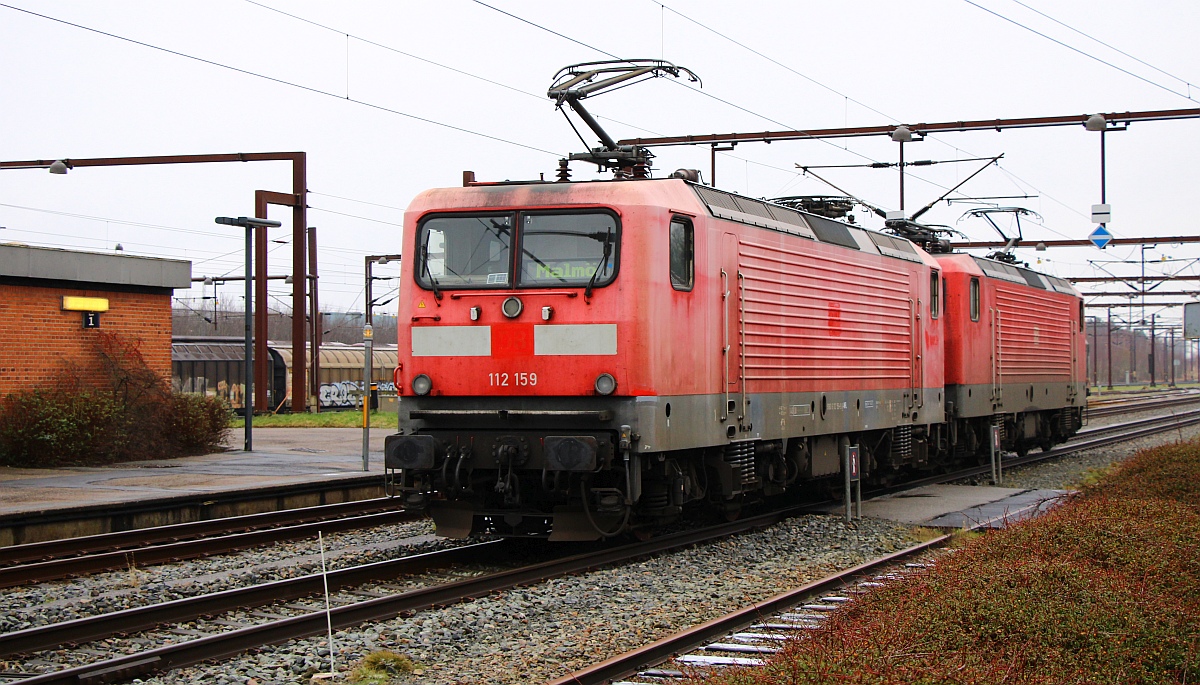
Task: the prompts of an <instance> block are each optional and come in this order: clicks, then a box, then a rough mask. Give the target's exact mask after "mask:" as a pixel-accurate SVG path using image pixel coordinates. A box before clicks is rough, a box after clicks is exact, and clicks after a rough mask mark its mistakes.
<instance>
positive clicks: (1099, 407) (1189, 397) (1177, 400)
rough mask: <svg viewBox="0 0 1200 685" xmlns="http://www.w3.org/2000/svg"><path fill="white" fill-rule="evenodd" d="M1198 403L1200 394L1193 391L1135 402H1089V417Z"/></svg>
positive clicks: (1123, 400)
mask: <svg viewBox="0 0 1200 685" xmlns="http://www.w3.org/2000/svg"><path fill="white" fill-rule="evenodd" d="M1196 403H1200V393H1196V392H1191V391H1185V392H1174V393H1164V394H1162V395H1155V396H1152V397H1144V398H1139V399H1137V400H1133V401H1130V400H1128V399H1124V398H1122V399H1120V400H1112V401H1107V402H1097V401H1095V400H1089V402H1088V411H1087V415H1088V417H1090V418H1100V417H1103V416H1117V415H1120V414H1128V413H1132V412H1141V411H1155V410H1159V409H1169V408H1171V407H1180V406H1186V405H1189V404H1196Z"/></svg>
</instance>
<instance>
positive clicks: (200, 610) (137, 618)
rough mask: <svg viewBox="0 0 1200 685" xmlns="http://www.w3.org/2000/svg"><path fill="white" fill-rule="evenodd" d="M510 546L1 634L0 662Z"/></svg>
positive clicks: (382, 564) (457, 551)
mask: <svg viewBox="0 0 1200 685" xmlns="http://www.w3.org/2000/svg"><path fill="white" fill-rule="evenodd" d="M506 542H507V541H506V540H494V541H491V542H483V543H478V544H474V545H465V546H463V547H455V548H452V549H445V550H439V551H436V552H427V553H425V554H417V555H413V556H410V557H403V558H400V559H389V560H387V561H378V562H375V563H371V564H363V565H361V566H354V567H350V568H344V569H338V570H335V571H329V572H328V573H327V574H325V576H324V577H322V576H321V574H319V573H314V574H311V575H307V576H301V577H299V578H288V579H285V580H277V581H273V582H270V583H263V584H261V585H252V586H249V587H242V588H235V589H232V590H225V591H222V592H213V593H210V594H206V595H198V596H196V597H186V598H184V599H177V600H173V601H170V602H163V603H161V604H151V605H147V606H142V607H136V608H133V609H125V610H122V611H115V612H113V613H109V614H100V615H97V616H88V617H85V618H79V619H75V620H71V621H64V622H62V623H54V624H51V625H44V626H38V627H36V628H27V629H25V630H17V631H13V632H11V633H4V634H0V657H5V656H10V655H13V654H22V653H29V652H37V651H41V650H45V649H55V648H57V647H60V646H62V645H66V644H81V643H84V642H91V641H94V640H100V639H104V638H107V637H112V636H113V635H117V634H119V633H133V632H137V631H141V630H148V629H151V628H154V627H155V626H159V625H163V624H167V623H180V622H184V621H192V620H195V619H197V618H199V617H201V616H212V615H215V614H220V613H224V612H227V611H233V610H236V609H247V608H251V607H258V606H263V605H266V604H273V603H275V602H281V601H286V600H290V599H296V598H299V597H304V596H308V595H319V594H321V593H322V592H323V591H324V589H325V582H326V581H327V582H328V587H329V590H331V591H333V590H339V589H341V588H344V587H349V586H354V585H362V584H365V583H370V582H377V581H387V580H395V579H396V578H397V577H398V576H399V575H400V574H405V573H419V572H421V571H427V570H430V569H434V568H444V567H447V566H450V565H452V564H460V563H467V562H471V561H478V559H479V558H480V557H479V555H481V554H482V553H486V552H492V553H493V555H494V554H496V553H497V552H499V553H503V551H504V543H506Z"/></svg>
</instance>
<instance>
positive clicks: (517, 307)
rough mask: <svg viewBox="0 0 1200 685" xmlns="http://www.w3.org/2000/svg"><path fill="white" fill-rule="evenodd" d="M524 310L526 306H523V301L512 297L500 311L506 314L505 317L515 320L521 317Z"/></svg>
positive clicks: (505, 301)
mask: <svg viewBox="0 0 1200 685" xmlns="http://www.w3.org/2000/svg"><path fill="white" fill-rule="evenodd" d="M524 308H525V305H524V304H522V303H521V300H520V299H519V298H516V297H510V298H508V299H506V300H504V303H503V304H501V305H500V311H501V312H504V315H505V316H507V317H508V318H510V319H515V318H517V317H518V316H520V314H521V310H522V309H524Z"/></svg>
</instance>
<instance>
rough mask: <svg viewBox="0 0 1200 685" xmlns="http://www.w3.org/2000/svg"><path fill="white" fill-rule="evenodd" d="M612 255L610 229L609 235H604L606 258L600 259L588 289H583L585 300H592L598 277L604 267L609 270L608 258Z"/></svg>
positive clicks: (589, 281)
mask: <svg viewBox="0 0 1200 685" xmlns="http://www.w3.org/2000/svg"><path fill="white" fill-rule="evenodd" d="M611 254H612V229H611V228H610V229H608V233H606V234H605V235H604V256H603V257H601V258H600V263H599V264H597V265H596V270H595V271H593V272H592V278H591V279H590V280H588V284H587V287H586V288H584V289H583V299H584V300H590V299H592V288H594V287H596V277H597V276H599V275H600V269H601V268H602V267H604V268H607V266H608V257H609V255H611Z"/></svg>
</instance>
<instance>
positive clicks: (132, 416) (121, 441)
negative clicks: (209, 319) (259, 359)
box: [0, 333, 231, 467]
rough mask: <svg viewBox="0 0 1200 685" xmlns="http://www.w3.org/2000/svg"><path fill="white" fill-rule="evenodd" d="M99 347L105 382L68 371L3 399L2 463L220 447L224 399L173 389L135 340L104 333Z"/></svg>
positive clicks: (150, 455)
mask: <svg viewBox="0 0 1200 685" xmlns="http://www.w3.org/2000/svg"><path fill="white" fill-rule="evenodd" d="M97 351H98V352H99V354H100V357H101V359H102V366H103V369H104V372H105V373H104V375H103V377H104V380H103V381H102V382H92V383H85V382H84V381H83V380H82V378H83V374H81V373H78V372H74V373H72V372H71V371H70V370H68V371H64V372H63V373H61V374H59V375H58V377H56V378H55V379H53V380H52V381H51V382H49V383H48V384H47V385H46V386H44V387H38V388H32V389H29V390H25V391H22V392H18V393H13V394H10V395H8V396H7V397H4V398H3V399H0V465H4V466H16V467H49V466H74V465H95V464H107V463H112V462H116V461H134V460H144V459H163V458H169V457H176V456H181V455H183V454H196V453H203V452H207V451H212V450H215V449H219V448H220V445H221V443H222V442H223V440H224V438H225V436H226V434H227V433H228V431H229V425H230V419H231V415H230V412H229V408H228V407H226V406H225V404H224V403H223V402H222V401H221V400H219V399H216V398H210V397H202V396H196V395H181V394H173V393H172V392H171V391H170V387H169V385H168V384H167V382H166V380H165V379H163V378H162V377H161V376H159V375H158V374H157V373H155V372H154V371H153V369H151V368H150V367H149V366H148V365H147V364H146V361H145V359H144V358H143V357H142V355H141V352H140V351H139V349H138V346H137V343H136V342H130V341H127V340H125V339H123V338H121V337H120V336H117V335H115V334H111V333H105V334H103V335H101V336H99V337H98V339H97Z"/></svg>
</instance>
